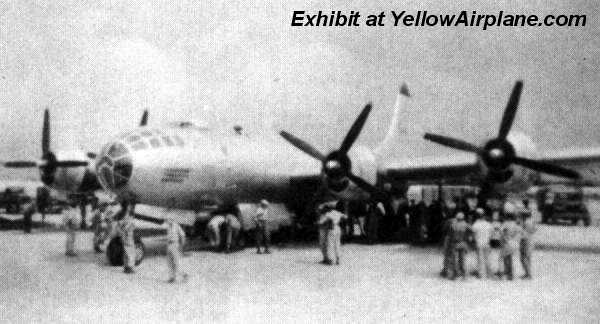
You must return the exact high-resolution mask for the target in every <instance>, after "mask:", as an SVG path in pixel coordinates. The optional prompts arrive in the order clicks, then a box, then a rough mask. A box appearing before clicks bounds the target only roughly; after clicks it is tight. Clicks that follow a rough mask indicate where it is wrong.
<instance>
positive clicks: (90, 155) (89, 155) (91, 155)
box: [86, 152, 98, 159]
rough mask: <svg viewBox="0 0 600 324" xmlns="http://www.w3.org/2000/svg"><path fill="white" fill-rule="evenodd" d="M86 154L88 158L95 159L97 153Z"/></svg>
mask: <svg viewBox="0 0 600 324" xmlns="http://www.w3.org/2000/svg"><path fill="white" fill-rule="evenodd" d="M86 156H87V157H89V158H90V159H95V158H96V157H97V156H98V154H96V153H94V152H87V153H86Z"/></svg>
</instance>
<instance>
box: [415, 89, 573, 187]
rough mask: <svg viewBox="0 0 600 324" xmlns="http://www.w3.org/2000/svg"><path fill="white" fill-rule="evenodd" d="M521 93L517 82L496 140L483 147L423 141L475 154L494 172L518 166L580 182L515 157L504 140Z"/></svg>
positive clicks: (564, 170)
mask: <svg viewBox="0 0 600 324" xmlns="http://www.w3.org/2000/svg"><path fill="white" fill-rule="evenodd" d="M522 91H523V81H520V80H519V81H517V82H516V83H515V86H514V87H513V90H512V93H511V94H510V98H509V100H508V104H507V105H506V108H505V110H504V114H503V116H502V121H501V122H500V129H499V131H498V137H496V138H494V139H491V140H489V141H488V142H487V143H485V145H483V147H480V146H477V145H474V144H471V143H468V142H466V141H463V140H460V139H455V138H452V137H447V136H442V135H436V134H430V133H426V134H425V136H423V138H425V139H426V140H428V141H432V142H435V143H438V144H441V145H444V146H448V147H451V148H454V149H457V150H461V151H467V152H473V153H477V154H478V155H479V156H480V157H481V159H482V160H483V161H484V163H485V164H486V165H487V166H488V167H490V168H491V169H492V170H494V171H496V172H501V171H504V170H506V169H507V168H508V167H509V166H510V165H512V164H517V165H520V166H522V167H525V168H528V169H531V170H534V171H538V172H543V173H547V174H551V175H555V176H559V177H565V178H570V179H578V178H580V174H579V173H578V172H576V171H573V170H570V169H567V168H563V167H561V166H557V165H553V164H549V163H546V162H542V161H536V160H532V159H527V158H524V157H519V156H517V155H516V151H515V148H514V146H513V145H512V144H511V143H510V142H509V141H508V140H507V139H506V138H507V136H508V134H509V132H510V130H511V128H512V125H513V123H514V120H515V116H516V114H517V109H518V107H519V99H520V98H521V92H522Z"/></svg>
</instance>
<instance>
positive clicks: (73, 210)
mask: <svg viewBox="0 0 600 324" xmlns="http://www.w3.org/2000/svg"><path fill="white" fill-rule="evenodd" d="M63 215H64V226H65V230H66V232H67V242H66V252H65V255H66V256H69V257H73V256H77V253H75V236H76V233H77V225H78V224H77V223H78V219H79V213H78V210H77V202H76V201H75V200H71V201H70V202H69V208H67V209H66V210H65V211H64V212H63Z"/></svg>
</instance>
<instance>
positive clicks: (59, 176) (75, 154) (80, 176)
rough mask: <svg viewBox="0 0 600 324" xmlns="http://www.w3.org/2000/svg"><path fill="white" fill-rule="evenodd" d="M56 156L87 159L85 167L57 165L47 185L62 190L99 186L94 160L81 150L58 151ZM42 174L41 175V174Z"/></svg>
mask: <svg viewBox="0 0 600 324" xmlns="http://www.w3.org/2000/svg"><path fill="white" fill-rule="evenodd" d="M55 154H56V158H57V159H58V160H59V161H61V160H75V161H88V166H87V167H83V166H81V167H68V168H64V167H58V168H56V170H55V171H54V172H53V174H52V175H50V176H51V180H52V181H51V182H50V183H49V184H48V186H49V187H51V188H53V189H56V190H58V191H64V192H82V191H84V192H86V191H94V190H97V189H99V188H100V185H99V184H98V180H97V178H96V171H95V168H94V165H95V161H94V160H92V159H90V158H88V157H87V156H86V154H85V152H83V151H58V152H56V153H55ZM42 176H43V175H42Z"/></svg>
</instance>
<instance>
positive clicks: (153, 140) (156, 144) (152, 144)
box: [150, 137, 160, 148]
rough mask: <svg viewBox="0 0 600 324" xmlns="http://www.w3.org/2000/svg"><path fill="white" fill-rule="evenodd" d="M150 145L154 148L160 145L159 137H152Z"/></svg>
mask: <svg viewBox="0 0 600 324" xmlns="http://www.w3.org/2000/svg"><path fill="white" fill-rule="evenodd" d="M150 145H151V146H152V147H154V148H157V147H160V141H159V140H158V138H156V137H153V138H151V139H150Z"/></svg>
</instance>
